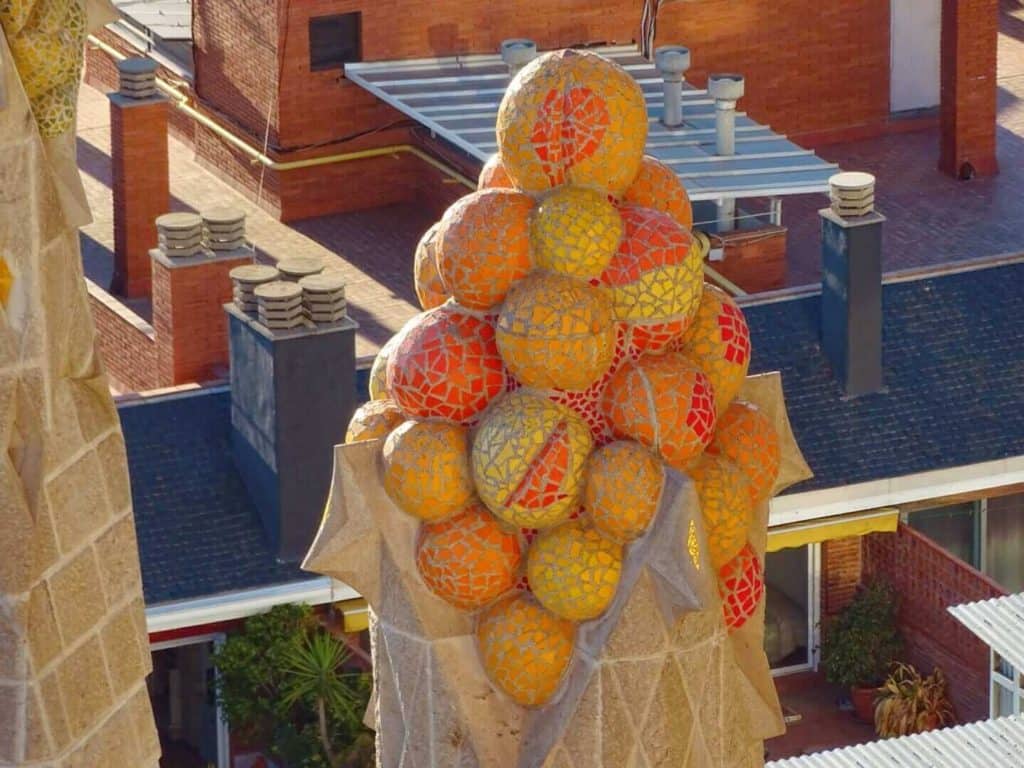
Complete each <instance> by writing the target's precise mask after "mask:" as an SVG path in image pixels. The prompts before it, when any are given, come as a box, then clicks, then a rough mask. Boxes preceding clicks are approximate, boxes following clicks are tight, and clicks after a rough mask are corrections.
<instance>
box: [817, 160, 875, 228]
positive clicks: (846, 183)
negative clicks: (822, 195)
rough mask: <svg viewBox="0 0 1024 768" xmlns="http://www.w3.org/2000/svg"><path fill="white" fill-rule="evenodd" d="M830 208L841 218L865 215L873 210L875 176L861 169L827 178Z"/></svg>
mask: <svg viewBox="0 0 1024 768" xmlns="http://www.w3.org/2000/svg"><path fill="white" fill-rule="evenodd" d="M828 186H829V198H830V199H831V201H832V210H833V211H835V212H836V213H837V214H839V216H841V217H843V218H855V217H858V216H867V215H868V214H869V213H872V212H873V211H874V210H875V177H874V176H872V175H871V174H870V173H864V172H862V171H845V172H842V173H837V174H835V175H833V176H832V177H831V178H829V180H828Z"/></svg>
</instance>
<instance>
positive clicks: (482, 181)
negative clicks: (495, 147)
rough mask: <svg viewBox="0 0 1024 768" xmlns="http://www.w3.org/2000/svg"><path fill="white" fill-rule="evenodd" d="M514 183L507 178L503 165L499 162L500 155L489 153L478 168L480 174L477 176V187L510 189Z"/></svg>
mask: <svg viewBox="0 0 1024 768" xmlns="http://www.w3.org/2000/svg"><path fill="white" fill-rule="evenodd" d="M514 187H515V184H513V183H512V179H510V178H509V175H508V171H506V170H505V165H504V164H503V163H502V162H501V155H491V156H490V158H489V159H488V160H487V162H486V163H484V167H483V168H481V169H480V176H479V177H478V178H477V182H476V188H477V189H501V188H505V189H512V188H514Z"/></svg>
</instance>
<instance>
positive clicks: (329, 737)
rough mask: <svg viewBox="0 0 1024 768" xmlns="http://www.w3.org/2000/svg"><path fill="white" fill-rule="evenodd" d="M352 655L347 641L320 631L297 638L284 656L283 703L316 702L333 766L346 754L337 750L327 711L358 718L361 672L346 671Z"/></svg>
mask: <svg viewBox="0 0 1024 768" xmlns="http://www.w3.org/2000/svg"><path fill="white" fill-rule="evenodd" d="M350 655H351V652H350V651H349V649H348V647H347V646H346V645H345V644H344V643H342V642H341V641H339V640H337V639H335V638H334V637H332V636H331V635H329V634H327V633H326V632H317V633H314V634H310V635H305V636H304V637H302V638H301V639H298V640H296V641H295V642H294V643H293V644H292V645H291V647H290V648H288V650H287V651H286V652H285V654H284V659H283V662H284V667H285V670H286V672H287V674H286V676H285V678H284V683H283V689H282V693H283V696H284V703H285V704H287V705H288V706H291V705H293V704H295V703H297V702H300V701H311V702H312V703H313V705H314V706H315V708H316V712H317V718H318V722H319V734H320V743H321V745H322V746H323V749H324V754H325V755H326V756H327V762H328V763H329V764H330V765H331V767H332V768H336V767H337V766H339V765H340V764H341V761H342V759H343V756H339V755H337V754H335V752H334V748H333V746H332V744H333V734H332V733H331V730H330V727H329V725H328V723H329V720H330V718H329V717H328V715H329V714H333V715H343V716H344V717H346V718H347V719H348V720H350V721H351V720H353V719H354V720H358V718H359V713H358V711H357V710H358V707H359V697H358V695H357V693H356V686H355V680H356V679H357V678H359V677H360V674H359V673H352V672H349V673H346V672H344V671H343V669H344V666H345V663H346V662H347V661H348V659H349V656H350Z"/></svg>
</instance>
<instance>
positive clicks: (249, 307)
mask: <svg viewBox="0 0 1024 768" xmlns="http://www.w3.org/2000/svg"><path fill="white" fill-rule="evenodd" d="M228 276H229V277H230V278H231V282H232V283H233V284H234V288H233V292H232V296H233V298H234V302H235V306H236V307H238V308H239V309H240V310H242V311H243V312H245V313H246V314H249V315H256V314H257V313H258V309H259V306H258V304H259V303H258V302H257V301H256V293H255V291H256V286H258V285H263V284H264V283H271V282H273V281H274V280H277V279H278V277H279V276H280V273H279V272H278V271H277V270H276V269H275V268H274V267H270V266H267V265H266V264H243V265H242V266H240V267H235V268H234V269H232V270H231V271H230V272H229V273H228Z"/></svg>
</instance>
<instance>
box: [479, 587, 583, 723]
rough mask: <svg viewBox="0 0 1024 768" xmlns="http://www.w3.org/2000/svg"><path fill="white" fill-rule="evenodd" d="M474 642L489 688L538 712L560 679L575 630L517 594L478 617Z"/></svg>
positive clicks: (567, 623)
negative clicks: (502, 692)
mask: <svg viewBox="0 0 1024 768" xmlns="http://www.w3.org/2000/svg"><path fill="white" fill-rule="evenodd" d="M476 637H477V647H478V648H479V650H480V660H481V662H482V663H483V667H484V671H485V672H486V673H487V677H488V678H490V680H491V682H492V683H494V685H496V686H497V687H498V688H499V689H500V690H502V691H504V692H505V693H506V694H507V695H508V696H510V697H511V698H512V700H513V701H515V702H516V703H517V704H520V705H521V706H524V707H539V706H542V705H544V704H546V703H547V702H548V701H550V700H551V697H552V696H554V695H555V693H556V692H557V691H558V687H559V685H560V684H561V682H562V678H563V677H565V671H566V670H567V669H568V668H569V662H570V661H572V653H573V647H574V645H575V643H576V625H575V624H573V623H572V622H571V621H566V620H564V619H560V618H558V617H557V616H554V615H552V614H551V613H550V612H548V611H547V610H545V609H544V608H543V607H542V606H541V605H540V604H539V603H538V602H537V601H536V600H534V599H533V598H532V597H530V596H529V595H528V594H526V593H522V592H521V593H518V594H513V595H509V596H507V597H504V598H502V599H501V600H499V601H498V602H497V603H495V604H494V605H492V606H491V607H490V608H487V609H486V610H485V611H484V612H483V613H481V614H480V618H479V620H478V621H477V627H476Z"/></svg>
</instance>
